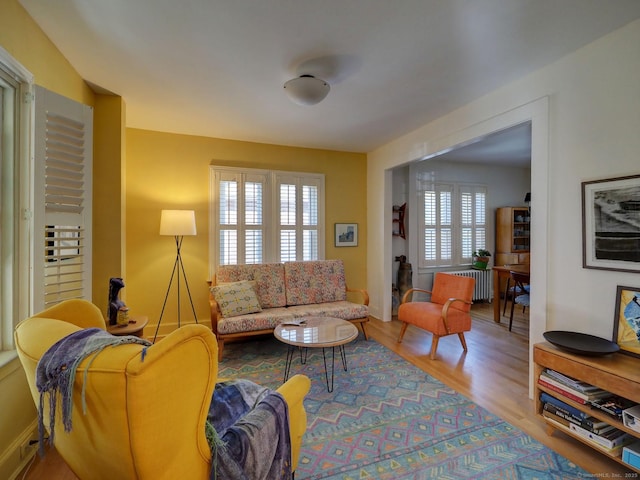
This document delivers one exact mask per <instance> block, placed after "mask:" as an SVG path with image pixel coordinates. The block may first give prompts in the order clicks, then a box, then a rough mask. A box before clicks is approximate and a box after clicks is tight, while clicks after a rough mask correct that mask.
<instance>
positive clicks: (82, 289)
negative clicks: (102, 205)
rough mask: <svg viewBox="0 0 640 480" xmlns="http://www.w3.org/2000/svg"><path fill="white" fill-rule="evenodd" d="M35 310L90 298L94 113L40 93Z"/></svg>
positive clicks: (37, 111) (37, 110)
mask: <svg viewBox="0 0 640 480" xmlns="http://www.w3.org/2000/svg"><path fill="white" fill-rule="evenodd" d="M34 160H35V165H34V169H35V171H34V219H33V220H34V239H35V241H34V245H35V246H34V248H35V252H34V276H33V278H34V308H35V311H40V310H42V309H44V308H47V307H49V306H51V305H54V304H56V303H59V302H61V301H63V300H66V299H70V298H85V299H87V300H91V296H92V292H91V281H92V278H91V258H92V210H93V208H92V164H93V109H92V108H91V107H89V106H87V105H82V104H80V103H78V102H75V101H73V100H71V99H68V98H65V97H63V96H60V95H58V94H55V93H53V92H50V91H48V90H46V89H44V88H42V87H36V89H35V159H34Z"/></svg>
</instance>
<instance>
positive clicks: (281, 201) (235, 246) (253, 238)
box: [211, 167, 324, 271]
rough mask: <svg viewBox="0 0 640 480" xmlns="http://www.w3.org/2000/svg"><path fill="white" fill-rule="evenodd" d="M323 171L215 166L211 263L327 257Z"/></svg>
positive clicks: (215, 264) (231, 263) (233, 263)
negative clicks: (313, 172) (314, 172)
mask: <svg viewBox="0 0 640 480" xmlns="http://www.w3.org/2000/svg"><path fill="white" fill-rule="evenodd" d="M323 206H324V175H322V174H308V173H293V172H281V171H268V170H253V169H238V168H231V167H211V212H212V217H211V225H212V226H213V230H214V232H213V235H212V245H211V258H212V264H213V265H212V267H213V270H214V271H215V268H216V267H217V266H218V265H236V264H252V263H269V262H285V261H296V260H318V259H321V258H322V257H323V256H324V244H323V243H322V242H321V241H320V239H322V238H324V211H323Z"/></svg>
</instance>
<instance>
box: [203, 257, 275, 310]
mask: <svg viewBox="0 0 640 480" xmlns="http://www.w3.org/2000/svg"><path fill="white" fill-rule="evenodd" d="M240 280H254V281H255V282H256V288H255V290H256V294H257V296H258V301H259V302H260V306H261V307H262V308H273V307H284V306H285V305H286V304H287V298H286V296H285V293H284V266H283V265H282V264H281V263H261V264H254V265H221V266H220V267H218V271H217V273H216V283H223V282H238V281H240Z"/></svg>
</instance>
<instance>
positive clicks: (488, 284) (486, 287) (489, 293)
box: [443, 270, 493, 302]
mask: <svg viewBox="0 0 640 480" xmlns="http://www.w3.org/2000/svg"><path fill="white" fill-rule="evenodd" d="M443 273H448V274H450V275H459V276H461V277H471V278H475V280H476V284H475V288H474V289H473V299H474V300H486V301H488V302H490V301H491V299H492V298H493V282H492V277H491V270H458V271H455V272H443Z"/></svg>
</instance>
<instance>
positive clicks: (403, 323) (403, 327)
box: [398, 322, 409, 343]
mask: <svg viewBox="0 0 640 480" xmlns="http://www.w3.org/2000/svg"><path fill="white" fill-rule="evenodd" d="M408 326H409V324H408V323H406V322H402V328H401V329H400V335H398V343H402V337H404V332H406V331H407V327H408Z"/></svg>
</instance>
